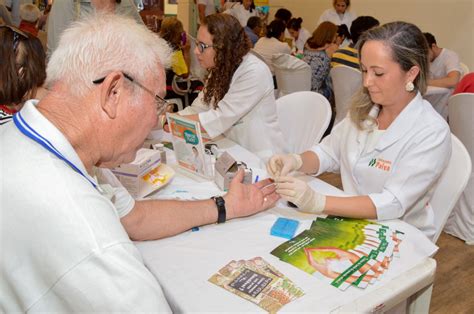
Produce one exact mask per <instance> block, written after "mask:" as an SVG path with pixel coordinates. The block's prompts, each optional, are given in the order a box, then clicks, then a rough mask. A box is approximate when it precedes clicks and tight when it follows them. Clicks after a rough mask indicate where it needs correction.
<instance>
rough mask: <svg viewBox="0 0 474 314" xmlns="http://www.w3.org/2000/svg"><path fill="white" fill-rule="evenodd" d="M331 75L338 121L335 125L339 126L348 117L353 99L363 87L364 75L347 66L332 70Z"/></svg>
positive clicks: (339, 66) (336, 120)
mask: <svg viewBox="0 0 474 314" xmlns="http://www.w3.org/2000/svg"><path fill="white" fill-rule="evenodd" d="M329 73H330V75H331V79H332V88H333V90H334V98H335V102H336V119H335V120H334V124H337V123H338V122H339V121H341V120H342V119H344V118H345V117H346V115H347V110H348V109H349V105H350V102H351V97H352V96H353V95H354V94H355V93H356V92H357V90H359V88H360V87H361V84H362V74H361V73H360V71H358V70H356V69H354V68H351V67H348V66H345V65H338V66H336V67H334V68H332V69H331V71H330V72H329Z"/></svg>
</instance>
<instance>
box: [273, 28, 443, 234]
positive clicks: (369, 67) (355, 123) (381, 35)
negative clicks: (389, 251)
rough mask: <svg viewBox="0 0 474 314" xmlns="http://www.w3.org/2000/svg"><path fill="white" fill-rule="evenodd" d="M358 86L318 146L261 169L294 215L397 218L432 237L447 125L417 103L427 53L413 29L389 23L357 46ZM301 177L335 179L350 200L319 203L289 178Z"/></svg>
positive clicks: (314, 193)
mask: <svg viewBox="0 0 474 314" xmlns="http://www.w3.org/2000/svg"><path fill="white" fill-rule="evenodd" d="M359 56H360V64H361V70H362V79H363V87H362V89H361V90H360V92H359V94H358V96H357V97H356V99H355V100H354V101H353V103H352V105H351V108H350V116H349V117H346V118H345V119H344V120H343V121H341V123H339V124H338V125H336V126H335V128H334V129H333V130H332V133H331V134H330V135H329V136H328V137H326V138H325V139H324V140H323V141H322V142H321V144H319V145H316V146H315V147H313V148H312V149H311V150H310V151H307V152H304V153H302V154H300V155H297V154H292V155H276V156H273V157H271V158H270V160H269V162H268V164H267V169H268V172H269V174H270V175H271V176H273V177H274V178H275V181H276V183H277V193H279V194H280V196H281V197H283V198H285V199H286V200H288V201H290V202H293V203H294V204H296V205H297V206H298V207H299V209H300V210H302V211H306V212H311V213H316V214H321V213H324V214H329V215H338V216H345V217H356V218H370V219H378V220H385V219H402V220H404V221H405V222H407V223H410V224H412V225H413V226H415V227H417V228H418V229H420V230H421V231H422V232H424V234H425V235H426V236H428V237H432V236H433V235H434V233H435V229H434V219H433V216H434V214H433V210H432V208H431V206H430V205H429V201H430V199H431V196H432V190H433V187H434V185H435V183H436V181H437V180H438V178H439V176H440V175H441V173H442V171H443V169H444V168H445V166H446V164H447V162H448V160H449V157H450V153H451V140H450V139H451V134H450V131H449V127H448V125H447V124H446V122H445V121H444V120H443V119H442V118H441V116H439V114H437V113H436V112H435V111H434V109H433V107H432V106H431V104H430V103H429V102H427V101H426V100H424V99H423V98H422V95H423V94H424V93H425V91H426V79H427V71H428V47H427V44H426V41H425V40H424V38H423V34H422V33H421V31H420V30H419V29H418V27H416V26H415V25H413V24H409V23H404V22H393V23H389V24H385V25H383V26H381V27H377V28H374V29H371V30H369V31H367V32H366V33H365V34H364V35H363V36H362V38H361V39H360V47H359ZM294 170H299V171H302V172H304V173H307V174H314V175H318V174H320V173H322V172H326V171H330V172H340V173H341V178H342V185H343V189H344V191H345V192H346V193H347V194H349V195H352V196H350V197H334V196H325V195H322V194H320V193H318V192H317V191H314V190H312V189H311V188H310V187H309V186H308V185H307V184H306V183H305V182H303V181H301V180H299V179H297V178H294V177H291V176H289V175H288V174H289V173H290V172H291V171H294Z"/></svg>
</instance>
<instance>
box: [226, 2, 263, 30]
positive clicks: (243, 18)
mask: <svg viewBox="0 0 474 314" xmlns="http://www.w3.org/2000/svg"><path fill="white" fill-rule="evenodd" d="M224 13H227V14H230V15H232V16H233V17H235V18H236V19H238V20H239V23H240V25H242V27H245V26H247V21H248V20H249V18H251V17H252V16H258V12H257V10H256V9H253V10H252V12H250V10H246V9H245V7H244V6H243V5H242V4H241V3H236V4H235V5H233V6H232V7H231V8H230V9H228V10H225V11H224Z"/></svg>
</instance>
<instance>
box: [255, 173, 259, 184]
mask: <svg viewBox="0 0 474 314" xmlns="http://www.w3.org/2000/svg"><path fill="white" fill-rule="evenodd" d="M257 182H258V174H257V176H256V177H255V183H257Z"/></svg>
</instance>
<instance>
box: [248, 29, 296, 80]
mask: <svg viewBox="0 0 474 314" xmlns="http://www.w3.org/2000/svg"><path fill="white" fill-rule="evenodd" d="M284 38H285V23H283V22H282V21H280V20H274V21H272V22H271V23H270V24H269V25H268V26H267V33H266V36H265V37H262V38H260V39H259V40H258V41H257V43H256V44H255V47H254V48H253V49H254V50H255V52H256V53H258V54H259V55H261V56H262V57H263V58H264V59H265V61H266V63H267V65H268V67H269V68H270V71H271V72H272V74H274V70H273V66H272V56H273V55H274V54H277V53H286V54H290V53H291V48H290V46H288V44H287V43H286V42H284V41H283V40H284Z"/></svg>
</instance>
